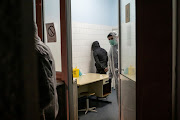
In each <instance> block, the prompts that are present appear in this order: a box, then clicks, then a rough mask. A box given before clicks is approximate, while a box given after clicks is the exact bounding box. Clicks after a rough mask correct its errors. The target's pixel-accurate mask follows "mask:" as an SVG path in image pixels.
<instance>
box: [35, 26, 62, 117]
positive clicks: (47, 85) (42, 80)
mask: <svg viewBox="0 0 180 120" xmlns="http://www.w3.org/2000/svg"><path fill="white" fill-rule="evenodd" d="M34 39H35V51H36V53H37V59H38V66H39V67H38V76H39V79H38V84H39V104H40V112H42V113H41V114H45V119H46V120H54V119H55V118H56V116H57V114H58V108H59V106H58V96H57V91H56V86H57V83H56V72H55V62H54V59H53V56H52V53H51V50H50V49H49V47H48V46H47V45H45V44H44V43H43V42H42V41H41V39H40V38H39V36H38V29H37V25H36V23H34Z"/></svg>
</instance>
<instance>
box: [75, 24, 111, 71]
mask: <svg viewBox="0 0 180 120" xmlns="http://www.w3.org/2000/svg"><path fill="white" fill-rule="evenodd" d="M110 31H112V26H107V25H96V24H88V23H80V22H72V54H73V67H76V66H77V67H78V68H80V70H81V71H82V73H88V72H96V69H95V65H94V64H95V63H94V58H93V55H92V50H91V45H92V43H93V42H94V41H99V43H100V46H101V47H102V48H104V49H105V50H107V52H109V48H110V45H109V41H108V40H107V35H108V33H109V32H110Z"/></svg>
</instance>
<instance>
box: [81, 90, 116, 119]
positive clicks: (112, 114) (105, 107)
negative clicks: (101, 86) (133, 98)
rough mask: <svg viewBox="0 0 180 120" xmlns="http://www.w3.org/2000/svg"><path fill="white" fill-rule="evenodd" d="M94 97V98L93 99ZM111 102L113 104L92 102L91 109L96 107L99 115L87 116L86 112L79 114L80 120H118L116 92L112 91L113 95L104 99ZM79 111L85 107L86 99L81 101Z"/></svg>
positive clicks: (92, 113)
mask: <svg viewBox="0 0 180 120" xmlns="http://www.w3.org/2000/svg"><path fill="white" fill-rule="evenodd" d="M93 98H94V97H92V99H93ZM104 100H107V101H111V102H112V103H105V102H100V101H95V100H90V107H96V110H97V113H95V112H88V113H87V114H86V115H85V114H84V112H78V114H79V119H80V120H118V114H119V110H118V104H117V96H116V90H112V93H111V94H110V95H109V96H108V97H107V99H104ZM79 103H81V104H79V109H82V108H83V107H84V106H85V99H80V100H79Z"/></svg>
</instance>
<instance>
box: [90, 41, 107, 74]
mask: <svg viewBox="0 0 180 120" xmlns="http://www.w3.org/2000/svg"><path fill="white" fill-rule="evenodd" d="M92 50H93V56H94V60H95V66H96V73H100V74H106V72H107V71H108V69H107V64H108V63H107V62H108V55H107V52H106V50H105V49H103V48H101V47H100V45H99V42H98V41H94V42H93V44H92Z"/></svg>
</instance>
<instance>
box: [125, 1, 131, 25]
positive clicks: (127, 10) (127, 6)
mask: <svg viewBox="0 0 180 120" xmlns="http://www.w3.org/2000/svg"><path fill="white" fill-rule="evenodd" d="M128 22H130V3H128V4H127V5H126V23H128Z"/></svg>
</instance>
